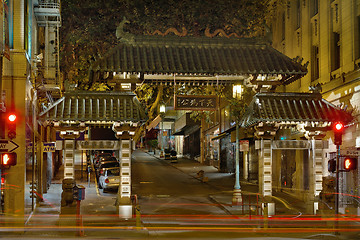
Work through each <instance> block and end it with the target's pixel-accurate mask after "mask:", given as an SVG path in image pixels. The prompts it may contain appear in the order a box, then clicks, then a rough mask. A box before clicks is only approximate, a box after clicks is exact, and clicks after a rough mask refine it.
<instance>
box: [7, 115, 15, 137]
mask: <svg viewBox="0 0 360 240" xmlns="http://www.w3.org/2000/svg"><path fill="white" fill-rule="evenodd" d="M16 120H17V116H16V114H15V113H10V114H9V115H8V117H7V128H8V137H9V138H10V139H14V138H16Z"/></svg>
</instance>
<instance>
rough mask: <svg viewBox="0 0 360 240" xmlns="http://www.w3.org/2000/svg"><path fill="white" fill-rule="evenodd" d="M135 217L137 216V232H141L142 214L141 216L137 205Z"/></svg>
mask: <svg viewBox="0 0 360 240" xmlns="http://www.w3.org/2000/svg"><path fill="white" fill-rule="evenodd" d="M135 216H136V230H141V214H140V206H139V205H136V207H135Z"/></svg>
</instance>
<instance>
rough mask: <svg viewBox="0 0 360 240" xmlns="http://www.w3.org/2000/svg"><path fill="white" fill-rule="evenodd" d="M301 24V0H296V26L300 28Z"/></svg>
mask: <svg viewBox="0 0 360 240" xmlns="http://www.w3.org/2000/svg"><path fill="white" fill-rule="evenodd" d="M300 25H301V4H300V0H297V2H296V28H300Z"/></svg>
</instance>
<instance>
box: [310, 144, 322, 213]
mask: <svg viewBox="0 0 360 240" xmlns="http://www.w3.org/2000/svg"><path fill="white" fill-rule="evenodd" d="M311 151H312V155H311V156H312V157H311V163H312V164H311V165H310V189H309V190H310V191H309V196H308V201H307V202H310V203H314V204H313V206H310V207H312V209H311V210H312V212H313V213H314V214H315V213H316V211H317V210H318V207H319V202H318V200H317V199H318V197H319V194H320V192H321V191H322V178H323V175H324V174H323V163H324V157H325V153H324V142H323V141H322V140H315V139H313V140H311ZM309 210H310V209H309Z"/></svg>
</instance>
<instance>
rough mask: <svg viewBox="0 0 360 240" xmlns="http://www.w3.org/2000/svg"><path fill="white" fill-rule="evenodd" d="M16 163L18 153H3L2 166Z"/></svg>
mask: <svg viewBox="0 0 360 240" xmlns="http://www.w3.org/2000/svg"><path fill="white" fill-rule="evenodd" d="M16 163H17V161H16V153H2V154H1V166H14V165H16Z"/></svg>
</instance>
